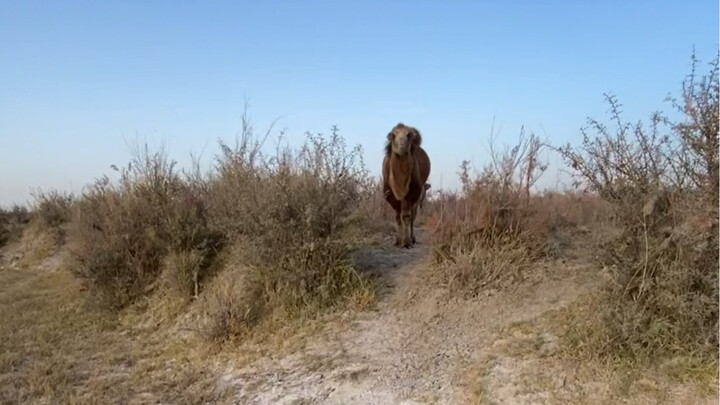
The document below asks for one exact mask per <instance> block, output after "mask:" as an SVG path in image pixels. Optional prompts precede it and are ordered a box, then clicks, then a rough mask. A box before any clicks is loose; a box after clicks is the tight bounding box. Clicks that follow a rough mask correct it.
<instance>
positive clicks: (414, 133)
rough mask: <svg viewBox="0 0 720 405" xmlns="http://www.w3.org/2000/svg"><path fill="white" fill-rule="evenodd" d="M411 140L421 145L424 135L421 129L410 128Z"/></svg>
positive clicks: (416, 144)
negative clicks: (421, 133)
mask: <svg viewBox="0 0 720 405" xmlns="http://www.w3.org/2000/svg"><path fill="white" fill-rule="evenodd" d="M410 141H411V142H412V144H413V145H415V146H420V144H421V143H422V135H420V131H418V130H417V128H414V127H411V128H410Z"/></svg>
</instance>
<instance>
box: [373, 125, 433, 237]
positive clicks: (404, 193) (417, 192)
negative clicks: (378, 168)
mask: <svg viewBox="0 0 720 405" xmlns="http://www.w3.org/2000/svg"><path fill="white" fill-rule="evenodd" d="M421 143H422V136H421V135H420V131H418V130H417V129H416V128H413V127H409V126H406V125H404V124H402V123H399V124H397V125H396V126H395V127H394V128H393V129H392V130H391V131H390V133H389V134H388V135H387V145H386V146H385V158H384V159H383V167H382V173H383V193H384V195H385V200H386V201H387V202H388V203H389V204H390V206H391V207H392V208H393V209H394V210H395V223H396V224H397V236H396V238H395V245H397V246H402V247H405V248H410V247H411V246H412V245H413V244H414V243H415V230H414V224H415V216H416V215H417V210H418V205H419V204H421V203H422V201H423V200H424V197H425V193H426V191H427V189H428V188H430V187H429V186H430V185H429V184H427V183H426V182H427V179H428V177H429V176H430V158H429V157H428V155H427V153H426V152H425V150H424V149H423V148H422V147H421V146H420V145H421Z"/></svg>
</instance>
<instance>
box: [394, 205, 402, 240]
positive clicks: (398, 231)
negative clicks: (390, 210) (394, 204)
mask: <svg viewBox="0 0 720 405" xmlns="http://www.w3.org/2000/svg"><path fill="white" fill-rule="evenodd" d="M402 231H403V224H402V218H401V217H400V210H397V211H395V246H401V245H402Z"/></svg>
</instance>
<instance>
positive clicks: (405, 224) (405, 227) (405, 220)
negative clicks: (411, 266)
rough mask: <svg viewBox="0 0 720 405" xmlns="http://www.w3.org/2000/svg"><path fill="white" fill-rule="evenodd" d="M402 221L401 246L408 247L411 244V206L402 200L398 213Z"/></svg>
mask: <svg viewBox="0 0 720 405" xmlns="http://www.w3.org/2000/svg"><path fill="white" fill-rule="evenodd" d="M400 217H401V218H400V219H401V221H402V247H404V248H410V247H411V246H412V243H413V242H412V206H411V205H410V204H408V203H407V202H406V201H403V202H402V212H401V213H400Z"/></svg>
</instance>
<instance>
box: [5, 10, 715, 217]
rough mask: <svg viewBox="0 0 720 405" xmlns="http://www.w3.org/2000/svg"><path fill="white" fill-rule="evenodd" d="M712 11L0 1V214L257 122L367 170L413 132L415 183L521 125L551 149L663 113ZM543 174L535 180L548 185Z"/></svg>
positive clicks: (480, 155) (711, 27) (437, 182)
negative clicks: (353, 155)
mask: <svg viewBox="0 0 720 405" xmlns="http://www.w3.org/2000/svg"><path fill="white" fill-rule="evenodd" d="M718 42H719V41H718V2H717V0H693V1H670V0H662V1H649V0H636V1H619V0H607V1H567V0H565V1H530V0H525V1H513V0H510V1H480V0H478V1H470V0H454V1H440V0H435V1H399V0H394V1H359V2H350V1H330V0H326V1H308V0H306V1H263V2H261V1H256V2H250V1H244V2H243V1H227V2H223V1H210V2H201V1H160V0H156V1H150V2H148V1H142V2H141V1H104V2H99V1H70V0H67V1H62V2H60V1H33V0H26V1H7V0H4V1H2V2H0V205H8V204H10V203H12V202H17V203H24V202H26V201H28V199H29V192H30V191H31V190H32V189H33V188H36V187H39V188H42V189H44V190H47V189H52V188H57V189H61V190H68V191H74V192H79V191H81V190H82V187H83V186H84V185H86V184H87V183H89V182H91V181H92V180H93V179H94V178H96V177H99V176H101V175H103V174H108V173H111V171H110V169H109V166H110V165H111V164H116V165H121V164H125V163H126V162H127V161H128V158H129V151H128V148H127V146H126V142H125V139H135V138H136V137H138V138H140V139H141V140H146V141H147V142H148V143H149V144H150V145H151V146H159V145H161V144H165V145H166V146H167V147H168V149H169V153H170V155H171V156H172V157H174V158H175V159H177V160H179V161H180V162H181V163H186V162H187V161H188V160H189V159H188V158H187V157H188V155H189V153H190V152H194V153H196V154H200V153H202V156H203V159H204V160H203V162H204V163H205V164H210V163H211V158H212V156H213V154H214V153H215V152H216V150H217V148H216V143H217V142H216V140H217V139H218V138H223V139H226V140H231V139H233V138H234V136H235V135H236V134H237V133H238V131H239V130H240V120H241V115H242V111H243V106H244V102H245V100H246V99H247V100H249V107H250V110H249V113H250V116H251V118H252V119H253V121H254V123H255V126H256V127H257V128H258V129H265V128H267V126H268V125H269V124H270V123H271V122H272V120H274V119H275V118H280V120H279V122H278V124H277V128H278V129H282V128H285V129H287V136H288V139H289V140H290V142H292V143H297V142H300V141H301V140H302V139H303V134H304V133H305V131H311V132H322V133H327V132H329V130H330V128H331V126H332V125H338V126H339V128H340V131H341V134H342V135H344V136H345V137H346V139H347V141H348V143H349V144H351V145H352V144H357V143H360V144H362V145H363V147H364V149H365V159H366V162H367V164H368V166H369V168H370V169H371V170H372V171H373V172H374V173H379V165H380V161H381V154H382V147H383V143H384V140H385V135H386V134H387V133H388V131H389V130H390V129H391V128H392V126H394V125H395V124H396V123H397V122H400V121H402V122H404V123H406V124H409V125H413V126H416V127H417V128H419V129H420V131H421V132H422V133H423V135H424V145H425V146H426V149H427V150H428V152H429V154H430V156H431V158H432V161H433V173H432V175H431V183H433V186H434V187H440V186H443V187H452V186H454V185H455V184H457V180H456V177H457V176H456V172H457V168H458V165H459V164H460V162H461V161H462V160H463V159H470V160H472V161H473V162H474V163H475V165H476V166H481V165H482V164H483V163H485V162H486V161H487V145H488V141H489V135H490V128H491V124H492V121H493V117H495V124H496V129H499V134H497V138H498V140H499V141H500V142H511V141H513V140H515V139H516V137H517V134H518V131H519V129H520V126H521V125H525V126H526V127H527V128H528V129H530V130H533V131H535V132H536V133H537V134H539V135H541V136H542V137H547V138H549V139H550V140H551V141H552V142H555V143H565V142H568V141H570V142H573V141H577V140H578V139H579V128H580V127H581V126H582V125H584V124H585V122H586V118H587V117H588V116H593V117H597V118H604V117H605V115H604V114H605V111H606V110H607V105H606V104H605V103H604V101H603V96H602V94H603V92H612V93H614V94H616V95H617V96H618V97H619V98H620V101H621V102H622V103H623V104H624V106H625V108H624V109H625V111H626V113H627V118H632V119H637V118H644V117H646V116H647V115H648V114H649V113H650V112H652V111H653V110H657V109H663V110H668V106H667V104H666V103H664V102H663V99H664V98H665V96H666V95H667V94H668V93H669V92H673V93H677V91H678V90H679V89H680V83H681V81H682V79H683V77H684V76H685V74H686V73H688V72H689V64H690V53H691V51H692V47H693V46H695V47H696V50H697V54H698V57H699V58H700V59H701V60H702V61H703V62H707V61H709V60H710V59H712V58H713V57H714V56H715V55H716V52H717V49H718ZM556 178H557V175H556V173H555V172H553V171H552V170H551V171H550V172H549V173H548V174H547V175H546V177H545V179H544V182H545V184H547V185H552V184H553V183H554V182H555V181H556Z"/></svg>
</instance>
